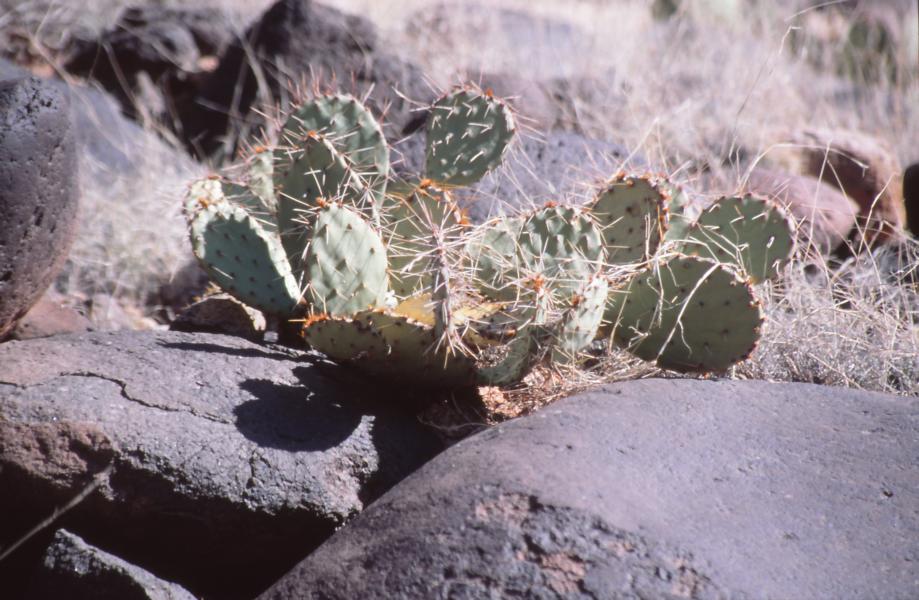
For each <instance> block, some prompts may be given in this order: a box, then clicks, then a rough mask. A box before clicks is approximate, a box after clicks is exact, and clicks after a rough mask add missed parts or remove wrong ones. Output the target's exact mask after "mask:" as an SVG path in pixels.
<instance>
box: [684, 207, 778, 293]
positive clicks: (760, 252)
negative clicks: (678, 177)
mask: <svg viewBox="0 0 919 600" xmlns="http://www.w3.org/2000/svg"><path fill="white" fill-rule="evenodd" d="M682 250H683V251H684V252H686V253H687V254H695V255H698V256H703V257H708V258H713V259H715V260H717V261H721V262H730V263H733V264H736V265H738V266H740V267H741V268H742V269H743V270H744V272H746V273H747V275H749V276H750V278H751V279H752V280H753V282H754V283H759V282H760V281H764V280H766V279H771V278H773V277H775V276H777V275H778V273H779V269H780V268H781V267H782V265H784V264H785V263H786V262H788V260H789V259H790V258H791V254H792V252H794V228H793V226H792V223H791V220H790V219H789V218H788V216H787V215H786V214H785V212H784V211H783V210H782V209H781V208H779V207H778V206H775V205H774V204H773V203H772V202H770V201H768V200H765V199H762V198H756V197H754V196H749V195H748V196H743V197H736V198H722V199H720V200H718V201H717V202H715V203H714V204H712V205H711V206H709V207H708V208H707V209H705V210H704V211H703V212H702V214H701V215H700V216H699V218H698V219H697V220H696V222H695V223H693V225H692V226H691V227H690V228H689V230H688V231H687V234H686V241H685V242H684V246H683V248H682Z"/></svg>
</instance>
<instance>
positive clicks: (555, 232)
mask: <svg viewBox="0 0 919 600" xmlns="http://www.w3.org/2000/svg"><path fill="white" fill-rule="evenodd" d="M517 257H518V261H519V265H520V269H521V275H522V276H523V278H524V279H532V278H534V277H538V278H541V279H542V280H543V281H544V283H545V285H546V287H547V289H549V290H550V292H551V294H552V297H553V300H552V302H553V303H556V304H560V303H563V302H565V301H567V300H568V299H569V298H570V297H571V296H572V295H573V294H576V293H578V291H579V290H580V288H581V286H582V285H583V284H584V282H585V281H587V280H588V279H590V278H591V277H592V276H593V275H594V274H596V273H598V272H599V271H600V268H601V267H602V265H603V260H604V247H603V238H602V236H601V234H600V231H599V229H598V228H597V226H596V224H595V223H594V222H593V220H592V219H591V218H590V217H589V216H587V215H586V214H584V213H583V212H582V211H581V210H580V209H578V208H574V207H570V206H552V205H550V206H546V207H544V208H542V209H539V210H537V211H536V212H534V213H532V214H531V215H529V216H528V217H527V218H526V219H524V222H523V226H522V228H521V230H520V236H519V237H518V238H517ZM502 292H503V293H502V296H503V297H502V298H501V299H504V300H514V299H515V298H511V297H508V296H509V294H510V293H513V294H515V295H516V294H518V293H519V291H518V290H514V289H513V286H512V287H511V288H510V289H506V290H503V291H502Z"/></svg>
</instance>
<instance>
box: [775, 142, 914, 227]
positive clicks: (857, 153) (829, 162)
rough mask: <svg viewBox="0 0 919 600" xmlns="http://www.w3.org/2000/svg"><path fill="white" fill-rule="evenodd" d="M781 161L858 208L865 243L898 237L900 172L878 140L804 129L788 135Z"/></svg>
mask: <svg viewBox="0 0 919 600" xmlns="http://www.w3.org/2000/svg"><path fill="white" fill-rule="evenodd" d="M791 141H792V144H793V147H792V148H791V149H789V150H788V151H785V152H783V154H784V156H782V158H783V159H784V160H785V162H787V163H790V166H792V167H793V170H796V171H798V172H800V173H804V174H807V175H810V176H811V177H816V178H818V179H820V180H821V181H823V182H825V183H828V184H830V185H833V186H835V187H837V188H838V189H840V190H841V191H842V192H843V193H845V195H846V196H848V197H849V198H851V199H852V200H854V201H855V202H856V203H857V204H858V208H859V225H860V227H862V228H863V229H864V230H865V241H866V242H868V243H869V244H873V243H875V242H877V243H886V242H888V241H890V240H894V239H896V238H897V237H898V236H899V235H901V233H902V231H903V228H904V225H905V221H906V215H905V209H904V205H903V195H902V189H903V188H902V182H901V180H900V178H901V176H902V170H901V168H900V164H899V161H898V160H897V158H896V155H895V154H894V153H893V151H892V150H891V149H890V148H889V147H888V145H887V144H886V143H884V142H883V141H881V140H879V139H877V138H875V137H872V136H870V135H867V134H864V133H860V132H854V131H836V130H819V129H807V130H804V131H801V132H799V133H797V134H795V135H794V136H792V140H791Z"/></svg>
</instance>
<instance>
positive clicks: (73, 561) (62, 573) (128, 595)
mask: <svg viewBox="0 0 919 600" xmlns="http://www.w3.org/2000/svg"><path fill="white" fill-rule="evenodd" d="M26 598H31V599H33V600H47V599H48V598H67V599H68V600H194V598H195V597H194V596H193V595H192V594H191V593H190V592H188V591H187V590H185V589H183V588H182V587H180V586H178V585H176V584H174V583H170V582H168V581H163V580H162V579H159V578H158V577H156V576H155V575H153V574H152V573H150V572H149V571H145V570H144V569H141V568H140V567H137V566H135V565H132V564H131V563H128V562H125V561H123V560H121V559H120V558H118V557H117V556H114V555H112V554H109V553H108V552H105V551H103V550H100V549H99V548H96V547H95V546H92V545H90V544H87V543H86V542H85V541H83V540H82V539H80V537H79V536H77V535H74V534H72V533H70V532H69V531H67V530H65V529H61V530H58V532H57V533H55V534H54V539H53V541H52V542H51V545H50V546H48V549H47V551H46V552H45V558H44V560H43V561H42V565H41V568H40V569H39V571H38V572H37V573H36V575H35V578H34V580H33V585H32V587H31V588H30V589H29V591H28V592H27V593H26Z"/></svg>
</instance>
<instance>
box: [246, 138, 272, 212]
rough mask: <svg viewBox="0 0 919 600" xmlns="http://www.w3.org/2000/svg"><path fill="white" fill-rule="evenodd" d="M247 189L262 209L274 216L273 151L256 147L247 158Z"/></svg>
mask: <svg viewBox="0 0 919 600" xmlns="http://www.w3.org/2000/svg"><path fill="white" fill-rule="evenodd" d="M249 189H250V190H252V194H253V195H254V196H255V197H256V198H258V200H259V203H260V204H261V205H262V207H263V210H264V211H265V212H267V213H268V214H269V215H270V216H272V217H274V215H275V214H277V212H278V200H277V198H276V197H275V194H274V153H273V152H271V151H270V150H267V149H266V148H261V147H259V148H256V149H255V152H254V154H253V155H252V157H251V158H250V159H249ZM272 220H273V219H272Z"/></svg>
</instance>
